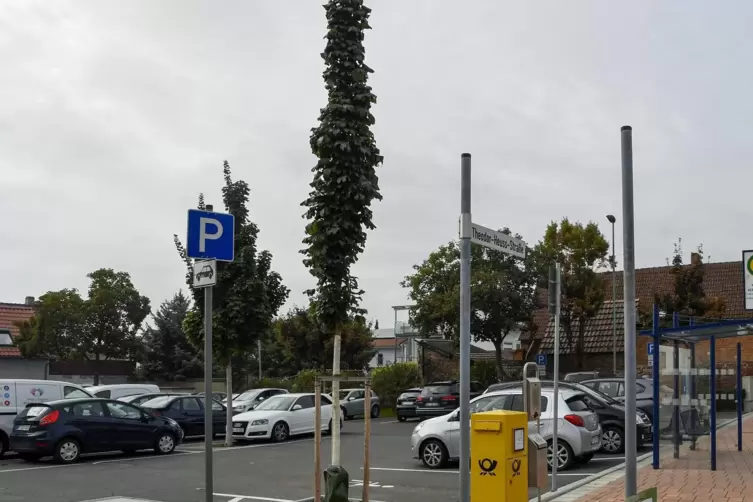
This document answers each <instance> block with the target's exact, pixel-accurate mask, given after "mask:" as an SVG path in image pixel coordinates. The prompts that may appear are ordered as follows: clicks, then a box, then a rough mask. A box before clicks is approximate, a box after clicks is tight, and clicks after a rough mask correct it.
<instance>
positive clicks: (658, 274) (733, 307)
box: [521, 256, 753, 375]
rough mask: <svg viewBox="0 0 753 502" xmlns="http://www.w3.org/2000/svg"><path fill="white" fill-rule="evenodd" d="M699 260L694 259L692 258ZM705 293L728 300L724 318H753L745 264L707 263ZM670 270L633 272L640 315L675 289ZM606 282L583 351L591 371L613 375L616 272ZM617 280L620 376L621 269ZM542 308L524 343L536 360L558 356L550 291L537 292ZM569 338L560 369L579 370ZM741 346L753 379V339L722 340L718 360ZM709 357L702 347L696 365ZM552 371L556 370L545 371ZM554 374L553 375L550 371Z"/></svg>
mask: <svg viewBox="0 0 753 502" xmlns="http://www.w3.org/2000/svg"><path fill="white" fill-rule="evenodd" d="M693 259H697V256H693V257H692V258H691V260H693ZM703 267H704V280H703V289H704V292H705V294H706V296H707V297H709V298H713V297H718V298H721V299H722V300H724V302H725V305H726V309H725V313H724V318H726V319H749V318H753V311H746V310H745V301H744V297H743V289H744V288H743V265H742V261H730V262H722V263H704V265H703ZM671 269H672V267H671V266H665V267H651V268H642V269H637V270H636V271H635V293H636V308H637V309H638V310H639V312H645V313H650V312H651V309H652V308H653V302H654V295H655V294H660V295H661V294H665V293H671V292H673V291H674V276H673V275H672V273H671ZM601 275H602V279H603V283H604V298H605V301H604V303H603V304H602V306H601V308H600V309H599V311H598V312H597V313H596V316H595V317H593V318H592V319H590V320H589V321H588V323H587V324H586V329H585V333H584V350H585V358H586V362H587V364H586V365H587V368H585V369H588V370H598V371H599V372H601V373H604V374H609V373H611V372H612V346H613V331H612V301H611V299H612V272H611V271H609V272H604V273H602V274H601ZM615 279H616V281H615V282H616V286H617V287H616V300H615V311H616V317H617V319H616V323H615V330H614V332H615V334H616V345H617V368H618V373H619V372H621V371H622V370H623V366H624V365H623V362H624V350H623V348H624V301H623V298H624V297H623V291H624V290H623V279H624V273H623V271H617V273H616V274H615ZM539 305H540V308H539V309H538V310H537V311H536V313H535V314H534V330H533V332H532V334H531V336H530V337H529V338H527V339H526V340H521V341H523V342H524V343H526V344H527V359H528V360H533V358H534V357H535V355H536V354H537V353H545V354H552V353H553V352H554V322H553V321H552V320H551V319H550V318H549V313H548V311H547V291H546V290H545V289H543V290H541V291H539ZM564 339H565V336H564V335H563V336H561V338H560V351H561V352H560V354H561V356H560V368H561V371H562V372H563V373H564V372H568V371H577V369H578V368H577V362H576V360H575V354H574V353H575V350H574V347H572V348H571V347H568V346H567V343H566V342H565V341H564ZM738 341H740V342H741V343H742V351H743V361H744V362H748V363H749V364H744V367H746V369H745V370H744V371H745V374H746V375H753V337H743V338H735V339H726V340H724V339H723V340H719V341H717V344H716V353H717V361H719V363H720V364H722V365H723V364H725V361H728V362H730V363H732V362H734V361H735V355H736V345H737V342H738ZM649 342H651V340H650V339H649V337H644V336H639V337H638V340H637V347H636V358H637V365H638V367H639V371H640V370H645V369H646V368H647V366H648V343H649ZM707 356H708V343H707V342H704V343H700V344H698V347H697V348H696V357H697V358H698V363H699V364H703V363H704V360H706V359H707ZM547 359H548V366H551V364H552V358H551V357H548V358H547ZM547 370H548V372H550V371H551V370H552V368H551V367H548V368H547ZM549 374H551V373H549Z"/></svg>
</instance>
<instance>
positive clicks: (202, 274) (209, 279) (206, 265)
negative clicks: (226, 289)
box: [193, 260, 217, 288]
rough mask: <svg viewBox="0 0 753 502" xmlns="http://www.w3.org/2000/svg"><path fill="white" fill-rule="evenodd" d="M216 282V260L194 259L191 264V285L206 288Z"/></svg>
mask: <svg viewBox="0 0 753 502" xmlns="http://www.w3.org/2000/svg"><path fill="white" fill-rule="evenodd" d="M216 284H217V261H216V260H196V261H195V262H194V265H193V287H195V288H206V287H207V286H214V285H216Z"/></svg>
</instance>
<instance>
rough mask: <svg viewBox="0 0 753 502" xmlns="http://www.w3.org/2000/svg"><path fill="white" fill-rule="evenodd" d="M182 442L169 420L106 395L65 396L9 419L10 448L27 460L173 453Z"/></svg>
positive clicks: (35, 406) (65, 462)
mask: <svg viewBox="0 0 753 502" xmlns="http://www.w3.org/2000/svg"><path fill="white" fill-rule="evenodd" d="M182 440H183V431H182V430H181V428H180V426H179V425H178V424H177V423H176V422H175V421H174V420H171V419H169V418H166V417H156V416H154V415H152V414H151V413H148V412H146V411H144V410H142V409H140V408H137V407H136V406H132V405H130V404H128V403H124V402H122V401H114V400H111V399H93V398H87V399H67V400H62V401H51V402H49V403H35V404H29V405H27V406H26V408H25V409H24V410H23V411H21V413H19V414H18V415H17V416H16V418H15V420H14V421H13V431H12V432H11V435H10V448H11V450H13V451H15V452H17V453H18V454H19V456H20V457H21V458H22V459H24V460H28V461H35V460H38V459H40V458H42V457H48V456H52V457H53V458H54V459H55V460H56V461H57V462H60V463H64V464H69V463H72V462H76V461H77V460H78V459H79V457H80V456H81V454H82V453H96V452H105V451H117V450H120V451H123V452H126V453H133V452H135V451H136V450H147V449H150V450H151V449H153V450H154V451H155V452H156V453H157V454H160V455H166V454H169V453H172V452H173V450H175V447H176V446H177V445H178V444H180V442H181V441H182Z"/></svg>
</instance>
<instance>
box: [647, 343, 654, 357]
mask: <svg viewBox="0 0 753 502" xmlns="http://www.w3.org/2000/svg"><path fill="white" fill-rule="evenodd" d="M648 355H649V356H652V355H654V344H653V342H652V343H649V344H648Z"/></svg>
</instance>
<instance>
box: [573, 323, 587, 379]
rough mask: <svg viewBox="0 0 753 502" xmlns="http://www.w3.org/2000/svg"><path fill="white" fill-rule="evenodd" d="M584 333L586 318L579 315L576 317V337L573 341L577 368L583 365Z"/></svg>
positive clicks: (580, 368) (581, 367)
mask: <svg viewBox="0 0 753 502" xmlns="http://www.w3.org/2000/svg"><path fill="white" fill-rule="evenodd" d="M585 333H586V319H585V317H582V316H581V317H580V318H579V319H578V339H577V340H576V341H575V354H576V359H577V360H578V369H579V370H582V369H583V368H584V367H585V362H586V361H585V350H584V346H583V338H584V336H585Z"/></svg>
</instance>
